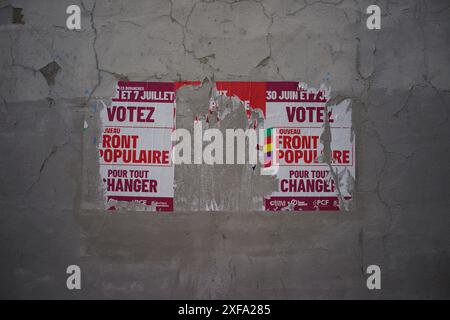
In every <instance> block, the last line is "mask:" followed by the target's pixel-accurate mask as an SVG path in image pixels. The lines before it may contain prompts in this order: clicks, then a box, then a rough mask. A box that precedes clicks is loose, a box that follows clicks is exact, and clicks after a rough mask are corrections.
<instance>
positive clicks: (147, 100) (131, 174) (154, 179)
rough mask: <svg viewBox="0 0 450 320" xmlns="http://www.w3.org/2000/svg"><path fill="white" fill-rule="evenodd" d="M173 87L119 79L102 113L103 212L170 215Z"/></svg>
mask: <svg viewBox="0 0 450 320" xmlns="http://www.w3.org/2000/svg"><path fill="white" fill-rule="evenodd" d="M175 112H176V107H175V84H174V83H172V82H170V83H169V82H130V81H119V82H118V84H117V88H116V94H115V97H114V98H113V99H112V102H111V105H108V106H105V107H104V108H103V109H102V110H101V113H100V118H101V122H102V128H101V136H100V139H99V144H98V149H99V150H98V151H99V165H100V176H101V180H102V187H103V192H104V200H105V204H106V207H107V209H109V210H115V209H117V210H120V209H128V210H130V209H133V210H138V211H139V210H143V211H173V196H174V166H173V163H172V157H171V152H172V141H171V134H172V131H173V130H174V128H175Z"/></svg>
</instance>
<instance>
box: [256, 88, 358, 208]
mask: <svg viewBox="0 0 450 320" xmlns="http://www.w3.org/2000/svg"><path fill="white" fill-rule="evenodd" d="M329 96H330V91H329V89H327V88H325V87H321V88H319V89H314V88H308V86H307V85H306V84H303V83H299V82H267V86H266V109H265V112H266V117H265V121H264V127H265V129H266V135H265V136H266V137H265V145H264V156H265V162H264V167H265V169H271V170H272V171H273V172H274V173H275V174H276V176H277V178H278V188H277V190H276V191H275V192H273V193H272V194H270V195H269V196H268V197H266V198H265V201H264V202H265V209H266V210H269V211H278V210H295V211H297V210H323V211H330V210H331V211H335V210H339V209H342V210H345V209H347V205H348V203H349V201H350V200H351V198H352V196H351V191H352V188H353V182H354V177H355V144H354V136H353V131H352V127H351V123H352V120H351V108H350V100H348V99H347V100H343V101H342V102H341V103H339V104H338V105H331V106H327V103H328V100H329ZM327 119H328V121H327Z"/></svg>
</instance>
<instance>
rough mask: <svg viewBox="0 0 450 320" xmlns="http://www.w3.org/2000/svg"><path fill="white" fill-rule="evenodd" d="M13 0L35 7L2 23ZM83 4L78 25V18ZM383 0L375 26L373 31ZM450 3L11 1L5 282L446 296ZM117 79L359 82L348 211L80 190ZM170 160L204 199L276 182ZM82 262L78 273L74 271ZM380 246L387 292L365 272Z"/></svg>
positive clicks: (49, 290)
mask: <svg viewBox="0 0 450 320" xmlns="http://www.w3.org/2000/svg"><path fill="white" fill-rule="evenodd" d="M8 3H9V4H10V5H11V7H14V8H22V9H23V10H22V14H23V18H22V21H23V23H12V20H11V21H7V20H8V17H10V16H11V14H10V12H12V8H11V7H5V6H6V5H8ZM75 3H78V4H79V5H80V6H81V7H82V29H81V30H80V31H68V30H67V29H66V27H65V20H66V17H67V15H66V14H65V11H66V7H67V6H68V5H69V4H75ZM374 3H377V4H378V5H379V6H380V7H381V10H382V28H381V30H373V31H371V30H368V29H367V28H366V22H365V20H366V17H367V16H366V14H365V9H366V7H367V6H368V5H370V4H374ZM449 18H450V7H449V6H448V2H447V1H444V0H443V1H398V2H392V1H375V0H374V1H351V0H340V1H337V0H336V1H302V0H299V1H293V0H276V1H269V0H262V1H257V0H254V1H226V0H223V1H195V0H185V1H176V0H172V1H166V0H159V1H156V0H152V1H143V0H142V1H137V0H133V1H118V0H110V1H106V0H105V1H102V0H97V1H96V2H93V1H84V3H79V2H78V1H56V0H54V1H25V0H23V1H19V0H10V1H0V19H1V21H0V40H1V42H0V43H1V45H0V63H1V77H0V97H1V99H0V111H1V116H0V147H1V150H2V151H1V156H0V237H1V241H0V263H1V272H0V283H1V290H0V296H1V297H2V298H289V299H293V298H369V299H372V298H374V299H378V298H402V299H403V298H425V299H428V298H450V287H449V283H450V282H449V280H450V279H449V278H450V277H449V269H450V241H449V240H450V239H449V235H448V230H449V227H450V223H449V222H450V220H449V217H448V212H449V209H448V208H449V205H450V200H449V199H450V194H449V188H448V183H449V181H450V172H449V171H450V170H449V164H448V158H449V157H450V148H449V144H448V139H449V137H450V129H449V128H450V127H449V110H450V108H449V105H450V72H449V71H450V69H449V65H450V54H449V52H450V19H449ZM19 20H20V19H19ZM16 22H17V21H16ZM118 79H130V80H146V81H174V80H179V79H182V80H205V81H206V83H212V82H213V81H214V80H261V81H275V80H295V81H304V82H307V83H308V84H310V85H311V86H315V87H318V86H319V85H320V84H321V83H325V84H327V85H330V86H331V88H332V94H333V97H334V98H336V99H341V98H350V99H352V105H353V127H354V130H355V133H356V141H357V146H356V158H357V165H356V170H357V171H356V190H355V192H354V197H355V199H354V201H353V204H352V207H351V210H350V211H349V212H341V213H338V214H336V213H317V212H311V213H282V214H272V213H265V212H262V211H250V210H248V207H247V206H246V201H248V198H247V197H245V196H244V197H242V199H240V200H239V201H238V203H237V204H236V205H235V206H233V207H230V208H229V209H230V210H229V211H221V212H202V211H192V210H191V209H192V208H190V207H189V203H182V202H180V203H179V207H181V208H186V209H189V210H178V211H177V212H175V213H171V214H154V213H148V212H147V213H142V212H125V213H119V214H115V215H111V214H109V213H107V212H106V211H103V210H102V207H101V205H98V206H95V205H94V206H91V207H89V206H87V205H86V204H87V203H90V202H89V201H87V200H88V199H91V198H95V196H96V192H97V189H98V185H97V183H96V181H98V180H97V178H96V175H98V171H97V170H96V162H95V161H96V155H95V148H94V147H93V144H92V141H90V139H89V138H87V137H88V136H89V134H92V131H95V130H97V129H98V127H97V125H96V122H95V121H94V120H95V115H94V112H93V111H92V105H93V104H94V103H96V101H97V99H102V98H108V97H111V95H112V94H113V91H114V85H115V83H116V82H117V80H118ZM196 94H198V95H199V96H201V94H202V93H201V92H200V93H198V92H197V93H196V92H194V91H188V92H185V93H184V95H183V96H184V97H186V99H184V100H183V101H180V103H179V105H178V114H179V116H180V115H184V116H185V121H186V126H187V125H188V124H189V123H191V120H192V119H193V117H194V116H195V114H196V112H199V111H201V110H202V108H203V107H204V110H207V101H205V105H204V106H202V105H201V104H196V103H197V102H196V101H198V100H197V98H198V97H197V96H195V95H196ZM179 119H180V118H179ZM84 121H87V122H88V123H90V124H91V125H90V127H89V128H87V129H84V128H83V124H84ZM180 121H181V120H180ZM240 121H242V117H239V115H236V117H233V118H231V119H230V123H229V125H230V126H232V127H239V126H240V125H241V122H240ZM180 123H182V122H180ZM176 170H177V171H176V177H177V178H178V180H179V177H180V176H183V177H192V182H191V188H193V189H194V190H197V193H196V195H197V197H198V199H200V200H199V201H207V200H208V199H211V198H214V197H218V196H220V195H221V194H223V193H224V192H229V190H230V188H232V187H233V186H234V187H235V188H236V190H235V193H231V195H233V194H235V195H239V194H240V193H241V192H240V191H242V190H243V186H241V185H240V184H239V181H241V183H242V184H243V185H245V186H253V187H254V188H255V190H256V191H255V192H263V191H265V190H266V188H267V185H266V182H264V183H260V182H259V181H258V179H256V178H251V177H249V178H248V179H244V180H243V179H242V177H248V170H249V169H248V168H247V167H245V166H243V167H235V168H228V169H227V168H220V169H212V168H210V167H208V166H206V165H205V166H201V168H196V169H195V168H194V169H193V168H190V167H180V168H178V167H177V168H176ZM214 170H219V171H218V172H214ZM224 170H232V172H233V174H230V175H228V174H227V171H224ZM250 170H251V169H250ZM230 172H231V171H230ZM199 174H200V175H199ZM198 176H200V178H196V177H198ZM220 177H223V179H222V178H220ZM219 178H220V179H219ZM225 178H227V179H228V180H226V179H225ZM222 180H226V181H222ZM210 186H214V188H212V187H210ZM211 189H214V190H216V191H215V193H211ZM176 192H177V195H180V196H181V195H186V193H187V192H189V190H188V188H185V189H183V188H180V189H179V190H178V191H176ZM201 199H203V200H201ZM231 209H237V210H231ZM71 264H77V265H79V266H80V267H81V270H82V290H81V291H69V290H67V288H66V277H67V275H66V273H65V272H66V267H67V266H68V265H71ZM371 264H377V265H379V266H380V267H381V271H382V289H381V290H374V291H369V290H368V289H367V288H366V277H367V275H366V274H365V269H366V267H367V266H368V265H371Z"/></svg>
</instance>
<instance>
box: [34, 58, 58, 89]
mask: <svg viewBox="0 0 450 320" xmlns="http://www.w3.org/2000/svg"><path fill="white" fill-rule="evenodd" d="M60 69H61V67H60V66H59V64H58V63H57V62H56V61H52V62H50V63H49V64H47V65H46V66H45V67H42V68H41V69H39V71H40V72H41V73H42V75H43V76H44V78H45V80H46V81H47V84H48V85H49V86H53V85H55V78H56V75H57V74H58V72H59V70H60Z"/></svg>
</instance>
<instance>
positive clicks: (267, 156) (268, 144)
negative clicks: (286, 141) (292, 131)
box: [263, 128, 274, 168]
mask: <svg viewBox="0 0 450 320" xmlns="http://www.w3.org/2000/svg"><path fill="white" fill-rule="evenodd" d="M273 151H274V150H273V128H267V129H266V131H265V132H264V149H263V152H264V168H269V167H271V166H272V162H273Z"/></svg>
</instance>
